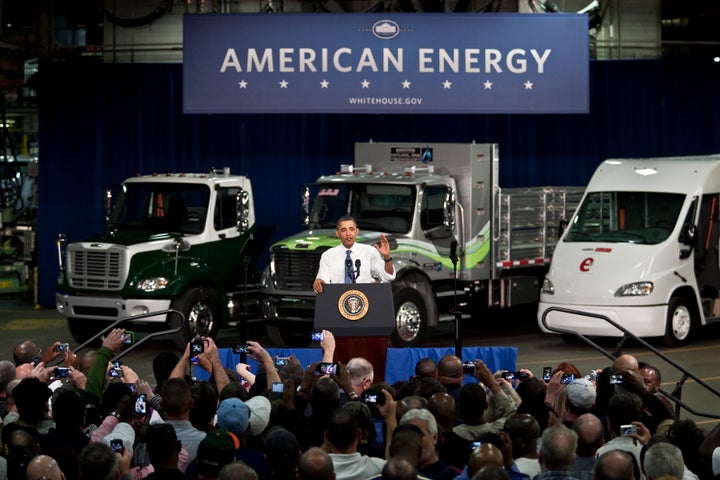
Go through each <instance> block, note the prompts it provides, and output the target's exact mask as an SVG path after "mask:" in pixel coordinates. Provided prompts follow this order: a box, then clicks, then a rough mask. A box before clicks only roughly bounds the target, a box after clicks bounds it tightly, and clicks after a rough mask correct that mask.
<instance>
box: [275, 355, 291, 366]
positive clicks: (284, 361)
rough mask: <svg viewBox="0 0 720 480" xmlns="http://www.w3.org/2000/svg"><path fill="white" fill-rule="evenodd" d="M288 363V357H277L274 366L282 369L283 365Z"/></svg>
mask: <svg viewBox="0 0 720 480" xmlns="http://www.w3.org/2000/svg"><path fill="white" fill-rule="evenodd" d="M289 361H290V357H278V358H277V359H276V360H275V366H276V367H284V366H285V365H287V364H288V362H289Z"/></svg>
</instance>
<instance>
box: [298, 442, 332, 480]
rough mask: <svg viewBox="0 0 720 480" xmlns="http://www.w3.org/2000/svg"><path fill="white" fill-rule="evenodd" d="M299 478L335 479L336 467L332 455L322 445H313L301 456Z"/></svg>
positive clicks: (304, 479)
mask: <svg viewBox="0 0 720 480" xmlns="http://www.w3.org/2000/svg"><path fill="white" fill-rule="evenodd" d="M297 478H298V479H299V480H335V468H334V466H333V461H332V458H330V455H328V453H327V452H326V451H325V450H323V449H322V448H320V447H311V448H309V449H308V450H307V451H306V452H305V453H303V454H302V456H301V457H300V461H299V462H298V473H297Z"/></svg>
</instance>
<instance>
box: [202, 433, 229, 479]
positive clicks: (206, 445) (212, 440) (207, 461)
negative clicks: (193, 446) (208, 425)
mask: <svg viewBox="0 0 720 480" xmlns="http://www.w3.org/2000/svg"><path fill="white" fill-rule="evenodd" d="M239 446H240V442H239V441H237V437H235V436H234V435H233V434H232V433H230V432H228V431H227V430H223V429H217V430H213V431H212V432H209V433H208V434H207V435H205V438H203V439H202V440H201V441H200V443H199V444H198V449H197V460H196V461H197V469H198V473H199V474H201V475H204V476H207V477H217V476H218V474H219V473H220V469H221V468H222V467H223V466H224V465H227V464H228V463H231V462H232V461H233V460H235V451H236V450H237V448H239Z"/></svg>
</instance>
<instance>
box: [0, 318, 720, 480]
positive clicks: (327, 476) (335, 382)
mask: <svg viewBox="0 0 720 480" xmlns="http://www.w3.org/2000/svg"><path fill="white" fill-rule="evenodd" d="M125 336H126V334H125V331H124V330H123V329H113V330H112V331H110V332H109V333H108V334H107V336H106V337H105V338H104V340H103V342H102V346H101V347H99V348H98V349H97V350H91V351H87V352H82V354H78V355H76V354H75V353H73V352H72V351H71V350H70V349H69V348H67V345H64V344H60V343H58V342H56V343H54V344H52V345H50V346H48V347H47V348H45V349H44V350H43V349H41V348H40V347H38V346H37V345H35V344H34V343H33V342H32V341H26V342H23V343H21V344H19V345H17V346H16V348H15V349H14V352H13V357H14V358H13V359H12V361H10V360H0V418H2V455H1V456H0V480H4V479H6V478H7V479H9V480H20V479H23V480H24V479H28V480H63V479H67V480H106V479H107V480H117V479H121V478H122V479H123V480H139V479H145V478H146V479H148V480H158V479H173V480H174V479H193V480H194V479H200V480H205V479H240V480H295V479H297V480H365V479H370V478H372V479H387V480H414V479H422V480H428V479H429V480H456V479H457V480H482V479H493V480H494V479H512V480H531V479H536V480H550V479H553V480H554V479H577V480H586V479H597V480H625V479H627V480H630V479H635V480H642V479H647V480H660V479H663V480H672V479H675V480H681V479H683V480H690V479H695V478H700V479H706V478H714V477H715V476H716V475H718V474H719V473H720V427H716V428H714V429H713V430H712V431H709V432H705V431H703V430H702V429H701V428H700V427H699V426H698V425H696V424H695V423H694V422H693V421H691V420H684V419H678V418H675V415H674V411H673V405H672V403H671V402H670V401H669V400H668V399H667V398H666V397H664V396H663V395H662V394H661V393H659V392H658V389H659V386H660V383H661V376H660V375H661V374H660V371H659V370H658V369H657V368H655V367H654V366H652V365H646V364H640V363H638V361H637V360H636V359H635V358H633V357H632V356H630V355H621V356H619V357H618V358H617V359H616V360H615V361H614V362H613V364H612V365H607V366H606V367H605V368H601V369H598V370H597V371H595V372H593V373H592V374H590V375H586V376H583V375H581V374H580V372H579V371H578V370H577V368H576V367H575V366H574V365H572V364H570V363H561V364H559V365H557V366H554V367H552V368H551V371H550V372H544V373H545V374H543V375H539V376H536V375H535V374H534V372H531V371H529V370H525V369H522V370H520V371H518V372H503V371H501V372H491V371H490V370H489V369H488V367H487V366H486V365H485V363H484V362H483V361H482V360H480V359H461V358H458V357H456V356H454V355H446V356H444V357H442V358H440V359H439V360H438V361H437V362H436V361H434V360H432V359H429V358H424V359H422V360H420V361H418V362H417V364H416V366H415V375H414V376H412V377H411V378H408V379H407V380H403V381H400V382H396V383H395V384H392V385H389V384H387V383H385V382H376V381H375V378H374V371H375V368H374V366H373V365H372V364H371V363H370V362H368V361H367V360H366V359H363V358H353V359H351V360H349V361H348V362H347V364H342V363H337V362H335V358H334V357H335V338H334V336H333V334H332V333H331V332H329V331H323V339H322V341H321V343H320V346H321V347H322V359H321V361H320V362H318V363H313V364H311V365H301V364H300V363H299V362H298V361H297V359H295V358H294V357H289V358H282V359H278V358H273V357H272V356H271V355H270V354H269V353H268V351H267V350H266V349H265V348H263V346H262V345H260V344H259V343H257V342H253V341H250V342H248V344H247V354H248V355H249V356H251V357H252V358H254V359H255V360H257V363H258V365H259V367H258V368H257V370H256V371H252V369H251V367H250V366H249V365H248V364H247V363H238V364H237V365H236V366H235V368H230V367H227V366H225V365H223V364H222V362H221V361H220V357H219V352H218V348H217V346H216V345H215V343H214V341H213V340H212V339H211V338H197V339H194V340H193V341H192V342H190V343H188V345H187V346H186V349H185V351H184V352H182V354H181V355H179V354H177V353H174V352H162V353H160V354H158V355H157V356H156V357H155V359H154V360H153V376H154V378H153V379H144V378H139V377H138V375H137V373H136V372H135V370H133V368H132V365H127V364H122V363H120V362H113V361H112V359H113V358H115V357H116V356H117V354H118V353H119V352H120V351H121V350H122V348H123V346H124V345H125V343H124V340H125ZM464 360H465V361H464ZM468 360H469V361H468ZM48 365H57V366H53V367H49V366H48ZM194 366H197V367H198V368H202V369H204V370H206V371H207V372H208V373H209V379H208V380H197V379H196V378H195V377H193V375H192V373H193V371H194V370H193V367H194ZM467 375H470V376H473V377H475V379H476V380H477V381H474V382H466V381H465V380H466V376H467Z"/></svg>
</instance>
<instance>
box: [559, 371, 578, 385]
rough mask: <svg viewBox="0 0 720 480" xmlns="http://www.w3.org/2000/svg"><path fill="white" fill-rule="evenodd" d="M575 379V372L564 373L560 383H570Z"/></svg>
mask: <svg viewBox="0 0 720 480" xmlns="http://www.w3.org/2000/svg"><path fill="white" fill-rule="evenodd" d="M573 380H575V374H574V373H563V375H562V377H561V378H560V383H562V384H563V385H567V384H568V383H572V381H573Z"/></svg>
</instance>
